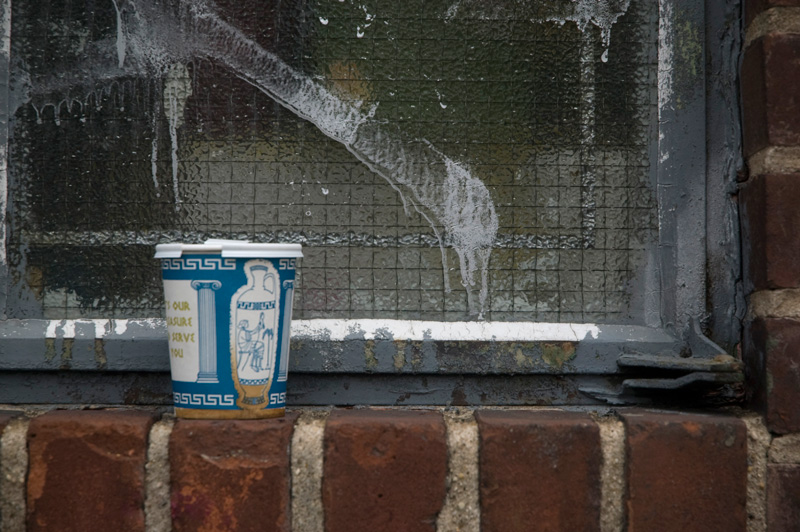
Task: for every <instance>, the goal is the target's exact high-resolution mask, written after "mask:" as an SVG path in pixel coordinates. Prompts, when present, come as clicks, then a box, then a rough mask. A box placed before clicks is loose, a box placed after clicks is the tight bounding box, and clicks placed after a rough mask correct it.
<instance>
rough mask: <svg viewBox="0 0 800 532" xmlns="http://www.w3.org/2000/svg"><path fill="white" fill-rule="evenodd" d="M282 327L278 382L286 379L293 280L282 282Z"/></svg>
mask: <svg viewBox="0 0 800 532" xmlns="http://www.w3.org/2000/svg"><path fill="white" fill-rule="evenodd" d="M283 289H284V296H283V327H282V330H281V342H283V344H282V345H281V365H280V368H279V370H278V382H283V381H285V380H286V374H287V373H288V372H289V331H290V329H291V326H292V297H293V296H294V281H284V282H283Z"/></svg>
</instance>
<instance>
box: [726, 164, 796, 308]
mask: <svg viewBox="0 0 800 532" xmlns="http://www.w3.org/2000/svg"><path fill="white" fill-rule="evenodd" d="M739 198H740V201H741V207H742V208H741V216H742V242H743V248H744V249H743V255H744V256H745V257H747V259H746V260H745V261H744V262H745V264H744V277H745V291H746V292H747V293H750V292H752V291H755V290H765V289H776V288H796V287H799V286H800V208H798V205H800V174H789V175H784V174H768V175H762V176H757V177H754V178H751V179H750V181H749V182H748V183H747V184H746V185H745V186H744V187H743V188H742V191H741V193H740V195H739Z"/></svg>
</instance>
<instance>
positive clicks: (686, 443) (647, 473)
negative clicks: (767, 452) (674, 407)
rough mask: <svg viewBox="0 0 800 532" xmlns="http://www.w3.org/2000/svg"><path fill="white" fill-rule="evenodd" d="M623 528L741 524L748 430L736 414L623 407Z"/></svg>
mask: <svg viewBox="0 0 800 532" xmlns="http://www.w3.org/2000/svg"><path fill="white" fill-rule="evenodd" d="M622 417H623V421H624V423H625V428H626V451H627V457H628V463H627V473H626V476H627V488H628V492H627V510H628V516H627V520H628V530H630V531H632V532H633V531H636V532H638V531H650V530H687V531H688V530H719V531H725V532H736V531H744V530H745V529H746V527H747V514H746V512H745V502H746V483H747V431H746V429H745V425H744V423H743V422H742V421H741V420H739V419H736V418H731V417H725V416H717V415H700V414H671V413H656V412H647V411H629V412H626V413H624V414H623V416H622Z"/></svg>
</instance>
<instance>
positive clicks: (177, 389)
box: [156, 244, 302, 419]
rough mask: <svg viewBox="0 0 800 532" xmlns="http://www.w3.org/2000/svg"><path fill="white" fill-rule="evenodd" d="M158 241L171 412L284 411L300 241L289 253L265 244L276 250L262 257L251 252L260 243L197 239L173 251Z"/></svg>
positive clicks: (200, 415) (230, 415)
mask: <svg viewBox="0 0 800 532" xmlns="http://www.w3.org/2000/svg"><path fill="white" fill-rule="evenodd" d="M258 246H261V247H262V248H263V246H265V245H264V244H261V245H258ZM276 246H277V245H276ZM159 247H161V246H159ZM159 247H157V253H156V257H157V258H160V259H161V272H162V278H163V282H164V299H165V304H166V321H167V331H168V334H169V356H170V370H171V373H172V390H173V399H174V403H175V413H176V415H177V416H178V417H182V418H191V419H258V418H269V417H280V416H282V415H284V412H285V406H286V382H287V377H288V369H289V335H290V329H291V318H292V316H291V315H292V298H293V294H294V282H295V271H296V264H297V259H298V258H299V256H302V254H301V253H300V251H299V247H300V246H296V248H297V249H296V251H295V250H294V249H289V250H288V252H287V251H286V250H284V253H283V254H284V255H287V256H277V255H280V254H281V253H280V251H281V250H280V249H278V250H274V251H272V252H269V253H264V252H263V249H262V252H261V254H262V255H275V256H267V257H263V256H262V257H255V256H254V255H258V254H259V253H258V251H259V250H258V249H255V250H249V251H248V253H243V252H241V251H240V252H238V253H235V254H237V255H242V254H245V255H249V256H225V255H226V254H225V253H224V250H220V251H217V250H216V249H202V246H201V245H194V246H184V249H181V253H180V254H179V255H178V256H175V255H176V253H175V251H174V247H173V248H171V249H170V250H168V251H166V252H165V251H164V250H163V249H162V250H159V249H158V248H159ZM211 247H212V248H213V246H211ZM239 247H241V246H240V245H239ZM284 247H285V246H284ZM186 248H189V249H186ZM194 248H199V249H194ZM164 255H171V256H164ZM228 255H230V253H229V254H228Z"/></svg>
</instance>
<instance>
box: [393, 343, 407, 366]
mask: <svg viewBox="0 0 800 532" xmlns="http://www.w3.org/2000/svg"><path fill="white" fill-rule="evenodd" d="M394 345H395V347H396V348H397V352H396V353H395V354H394V357H393V358H392V360H393V361H394V369H396V370H397V371H402V369H403V366H405V365H406V342H405V340H395V341H394Z"/></svg>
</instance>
